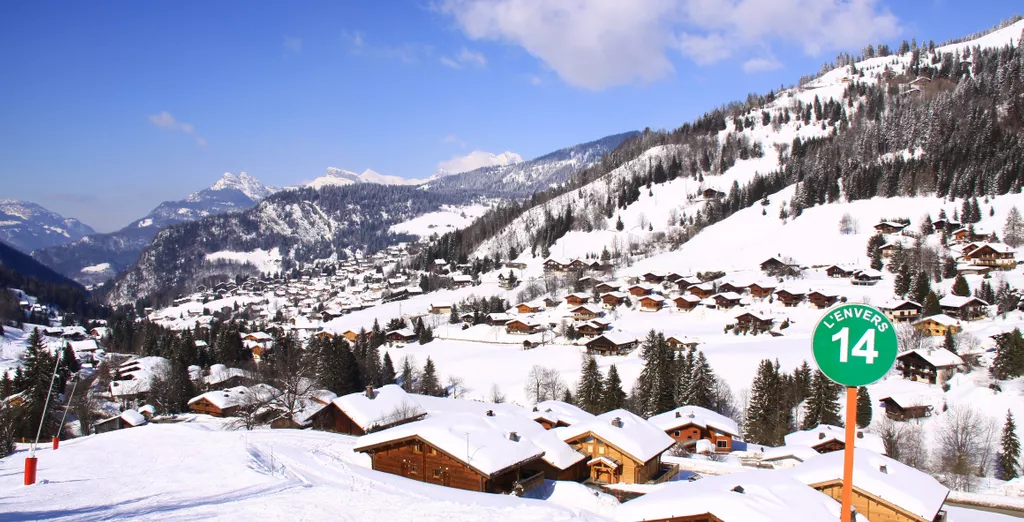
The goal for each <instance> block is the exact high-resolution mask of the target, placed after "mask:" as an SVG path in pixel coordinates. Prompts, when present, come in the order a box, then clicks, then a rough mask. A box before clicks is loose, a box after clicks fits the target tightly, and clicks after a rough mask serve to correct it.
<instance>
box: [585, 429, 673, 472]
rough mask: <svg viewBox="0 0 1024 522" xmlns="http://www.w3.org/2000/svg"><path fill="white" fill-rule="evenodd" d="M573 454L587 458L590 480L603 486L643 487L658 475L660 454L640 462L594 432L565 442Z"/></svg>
mask: <svg viewBox="0 0 1024 522" xmlns="http://www.w3.org/2000/svg"><path fill="white" fill-rule="evenodd" d="M565 442H566V443H568V444H569V445H570V446H572V447H573V449H575V450H576V451H579V452H580V453H583V454H585V455H589V456H590V459H589V461H588V460H584V461H583V462H586V463H587V466H588V467H589V468H590V479H591V480H594V481H596V482H602V483H605V484H618V483H620V482H621V483H626V484H644V483H646V482H648V481H650V480H652V479H654V478H655V477H657V476H658V472H659V471H660V470H661V454H660V453H659V454H658V455H657V456H655V457H653V458H652V459H651V460H649V461H647V462H640V461H638V460H637V459H636V458H634V457H633V456H632V455H630V454H629V453H626V452H625V451H622V450H621V449H619V448H618V447H616V446H614V445H612V444H610V443H608V442H607V441H605V440H603V439H601V438H600V437H598V436H596V435H594V433H593V432H589V431H588V432H586V433H583V434H581V435H579V436H577V437H574V438H572V439H569V440H567V441H565Z"/></svg>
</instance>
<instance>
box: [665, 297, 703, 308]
mask: <svg viewBox="0 0 1024 522" xmlns="http://www.w3.org/2000/svg"><path fill="white" fill-rule="evenodd" d="M672 302H673V303H675V305H676V308H678V309H680V310H693V309H694V308H697V304H699V303H700V300H699V299H695V300H689V299H686V298H683V297H677V298H675V299H673V300H672Z"/></svg>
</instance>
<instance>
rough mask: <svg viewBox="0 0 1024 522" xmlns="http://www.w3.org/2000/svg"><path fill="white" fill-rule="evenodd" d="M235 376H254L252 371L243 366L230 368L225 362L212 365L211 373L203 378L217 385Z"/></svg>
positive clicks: (212, 384) (211, 384)
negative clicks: (242, 367) (244, 368)
mask: <svg viewBox="0 0 1024 522" xmlns="http://www.w3.org/2000/svg"><path fill="white" fill-rule="evenodd" d="M234 377H242V378H245V379H249V378H252V373H250V372H249V371H247V370H243V369H241V368H228V367H227V366H225V365H223V364H214V365H211V366H210V374H209V375H207V376H206V377H204V378H203V380H204V381H205V382H206V384H208V385H210V386H216V385H218V384H220V383H222V382H224V381H227V380H229V379H232V378H234Z"/></svg>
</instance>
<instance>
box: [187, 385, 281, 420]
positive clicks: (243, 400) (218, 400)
mask: <svg viewBox="0 0 1024 522" xmlns="http://www.w3.org/2000/svg"><path fill="white" fill-rule="evenodd" d="M279 394H280V392H278V391H277V390H275V389H274V388H272V387H270V386H268V385H266V384H257V385H255V386H251V387H248V388H247V387H245V386H235V387H234V388H227V389H224V390H216V391H209V392H206V393H204V394H202V395H199V396H196V397H193V398H192V399H190V400H189V401H188V409H189V411H191V412H192V413H198V414H206V415H209V416H211V417H233V416H235V415H237V414H238V412H239V410H241V408H244V407H249V406H253V405H261V404H266V403H269V402H270V401H271V400H273V399H274V397H277V396H278V395H279Z"/></svg>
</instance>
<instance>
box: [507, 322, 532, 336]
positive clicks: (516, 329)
mask: <svg viewBox="0 0 1024 522" xmlns="http://www.w3.org/2000/svg"><path fill="white" fill-rule="evenodd" d="M505 331H506V332H508V333H510V334H533V333H537V332H539V331H540V324H539V323H535V322H533V321H522V320H520V319H513V320H511V321H509V322H507V323H505Z"/></svg>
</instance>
